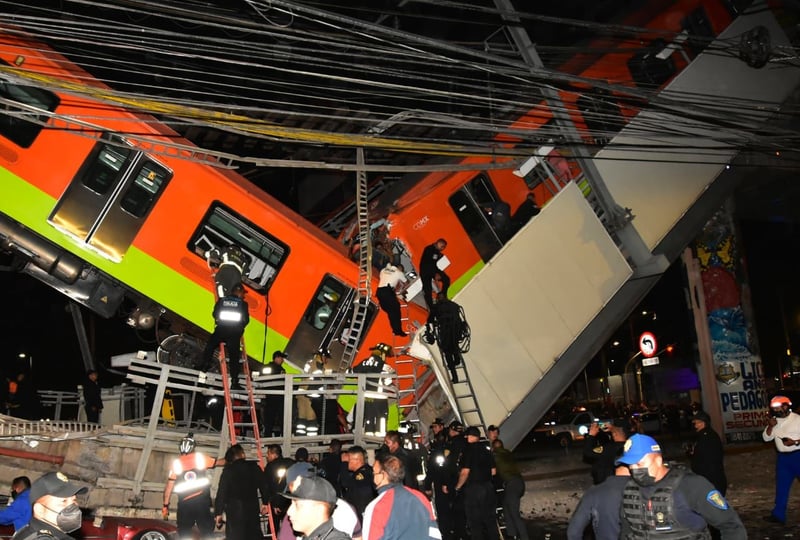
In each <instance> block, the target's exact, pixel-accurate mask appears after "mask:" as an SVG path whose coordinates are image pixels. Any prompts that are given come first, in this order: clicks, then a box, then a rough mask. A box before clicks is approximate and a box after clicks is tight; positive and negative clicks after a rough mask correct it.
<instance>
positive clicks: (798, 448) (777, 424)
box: [761, 396, 800, 525]
mask: <svg viewBox="0 0 800 540" xmlns="http://www.w3.org/2000/svg"><path fill="white" fill-rule="evenodd" d="M791 407H792V402H791V401H790V400H789V398H787V397H786V396H775V397H773V398H772V400H770V403H769V408H770V417H769V421H768V422H767V427H766V428H764V433H762V434H761V436H762V438H763V439H764V440H765V441H775V448H776V449H777V450H778V454H777V459H776V462H775V507H774V508H773V509H772V512H771V513H770V514H769V515H768V516H766V517H764V520H765V521H769V522H772V523H781V524H784V525H785V524H786V507H787V505H788V503H789V490H790V489H792V484H793V483H794V480H795V479H796V478H800V415H798V414H795V413H793V412H792V409H791Z"/></svg>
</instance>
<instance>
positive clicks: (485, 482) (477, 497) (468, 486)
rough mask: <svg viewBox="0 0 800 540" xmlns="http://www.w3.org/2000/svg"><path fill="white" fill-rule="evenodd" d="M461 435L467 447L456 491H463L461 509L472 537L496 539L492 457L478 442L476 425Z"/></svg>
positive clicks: (478, 431)
mask: <svg viewBox="0 0 800 540" xmlns="http://www.w3.org/2000/svg"><path fill="white" fill-rule="evenodd" d="M465 435H466V438H467V447H466V449H465V450H464V457H463V460H462V464H461V470H460V471H459V473H458V482H457V483H456V493H458V492H460V491H462V490H463V497H464V511H465V512H466V516H467V523H469V530H470V534H471V538H472V540H482V539H484V538H489V539H491V540H500V533H499V531H498V530H497V516H496V509H497V497H496V496H495V489H494V482H493V477H494V475H495V474H497V470H496V467H495V463H494V456H493V455H492V451H491V450H490V449H489V447H488V446H487V445H486V443H485V442H481V440H480V439H481V432H480V430H479V429H478V428H477V427H475V426H471V427H468V428H467V430H466V431H465Z"/></svg>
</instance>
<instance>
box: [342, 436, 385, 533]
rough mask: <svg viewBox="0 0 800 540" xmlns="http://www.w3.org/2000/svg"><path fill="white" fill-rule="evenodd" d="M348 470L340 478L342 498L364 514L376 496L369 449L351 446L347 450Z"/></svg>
mask: <svg viewBox="0 0 800 540" xmlns="http://www.w3.org/2000/svg"><path fill="white" fill-rule="evenodd" d="M347 470H348V472H347V473H345V474H342V476H341V477H340V479H339V485H340V487H341V489H342V498H343V499H344V500H345V501H347V502H349V503H350V504H352V505H353V506H354V507H355V509H356V510H357V511H358V517H359V518H362V517H363V516H364V510H366V508H367V505H368V504H369V503H370V502H371V501H372V499H374V498H375V495H376V492H375V484H373V483H372V467H370V465H369V464H368V463H367V451H366V450H364V448H363V447H361V446H351V447H350V448H349V449H348V450H347Z"/></svg>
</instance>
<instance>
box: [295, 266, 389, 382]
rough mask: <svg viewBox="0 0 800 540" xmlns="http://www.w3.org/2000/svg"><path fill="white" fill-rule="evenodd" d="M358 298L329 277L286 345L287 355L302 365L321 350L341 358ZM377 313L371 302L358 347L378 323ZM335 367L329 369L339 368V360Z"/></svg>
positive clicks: (351, 291)
mask: <svg viewBox="0 0 800 540" xmlns="http://www.w3.org/2000/svg"><path fill="white" fill-rule="evenodd" d="M355 297H356V291H355V289H353V288H352V287H350V286H349V285H347V284H345V283H343V282H342V281H340V280H339V279H337V278H336V277H334V276H332V275H330V274H326V275H325V277H323V278H322V282H321V283H320V285H319V287H317V290H316V291H315V292H314V295H313V296H312V297H311V301H310V302H309V304H308V307H306V310H305V312H304V313H303V319H302V321H300V324H298V325H297V328H296V329H295V331H294V334H292V337H291V339H290V340H289V343H288V344H287V346H286V352H287V354H289V355H290V357H292V358H293V359H294V361H295V362H298V363H300V365H302V362H303V361H305V360H310V359H311V358H312V357H313V355H314V353H316V352H317V351H320V350H322V351H328V352H329V353H330V355H331V358H334V359H338V358H341V357H342V353H343V352H344V345H343V344H342V342H343V341H344V339H343V337H344V336H343V334H344V333H345V332H347V331H348V329H349V328H350V321H351V318H352V316H353V301H354V300H355ZM376 313H377V306H375V304H373V303H370V306H369V308H368V309H367V318H366V321H365V325H364V329H363V331H362V333H361V336H360V338H359V346H360V345H361V342H362V341H363V339H364V336H365V335H366V334H367V332H368V331H369V327H370V325H371V323H372V321H374V320H375V315H376ZM334 364H335V365H328V366H326V367H328V368H331V369H334V370H335V369H336V368H338V360H337V361H336V362H335V363H334Z"/></svg>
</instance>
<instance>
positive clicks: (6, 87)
mask: <svg viewBox="0 0 800 540" xmlns="http://www.w3.org/2000/svg"><path fill="white" fill-rule="evenodd" d="M0 64H2V65H6V66H7V65H9V64H8V63H7V62H4V61H2V60H0ZM0 97H2V98H3V99H6V100H9V101H13V102H17V103H20V104H23V105H26V107H25V108H19V109H15V108H14V105H13V104H12V103H8V102H6V103H4V104H2V105H3V108H5V109H12V110H14V113H15V115H11V114H3V115H0V135H2V136H3V137H5V138H6V139H9V140H10V141H12V142H13V143H14V144H16V145H18V146H20V147H22V148H28V147H30V145H31V144H33V141H34V140H36V137H38V136H39V133H40V132H41V131H42V129H44V124H46V123H47V116H46V115H35V114H34V113H32V112H31V110H30V108H29V107H33V108H36V109H41V110H45V111H49V112H53V111H54V110H56V107H57V106H58V104H59V102H60V100H59V98H58V96H57V95H55V94H54V93H53V92H50V91H48V90H42V89H41V88H35V87H33V86H22V85H18V84H13V83H11V82H9V81H0ZM20 113H21V114H20ZM16 115H19V116H16ZM26 117H35V118H36V120H37V121H36V122H33V121H31V120H28V119H26Z"/></svg>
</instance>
